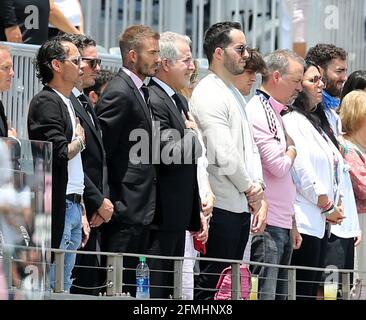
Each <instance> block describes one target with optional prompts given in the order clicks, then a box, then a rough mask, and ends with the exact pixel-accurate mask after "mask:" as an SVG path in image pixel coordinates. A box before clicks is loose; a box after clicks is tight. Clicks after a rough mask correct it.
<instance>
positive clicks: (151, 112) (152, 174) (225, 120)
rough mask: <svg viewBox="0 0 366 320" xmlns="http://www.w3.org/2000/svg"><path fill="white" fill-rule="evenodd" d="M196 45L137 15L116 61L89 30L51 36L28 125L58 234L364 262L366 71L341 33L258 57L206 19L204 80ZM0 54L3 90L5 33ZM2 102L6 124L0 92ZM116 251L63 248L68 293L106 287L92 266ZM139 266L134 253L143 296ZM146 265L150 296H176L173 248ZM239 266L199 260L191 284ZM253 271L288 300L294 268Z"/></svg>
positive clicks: (130, 261) (75, 241) (124, 243)
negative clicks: (45, 158) (44, 144)
mask: <svg viewBox="0 0 366 320" xmlns="http://www.w3.org/2000/svg"><path fill="white" fill-rule="evenodd" d="M190 45H191V40H190V38H189V37H188V36H186V35H181V34H177V33H174V32H163V33H161V34H159V33H157V32H155V31H154V30H152V29H151V28H150V27H148V26H144V25H132V26H129V27H127V28H126V29H125V30H123V32H122V34H121V36H120V39H119V47H120V51H121V56H122V66H121V68H120V70H119V71H118V73H117V74H111V73H110V72H108V71H105V70H101V63H102V61H101V59H100V58H99V57H98V53H97V50H96V43H95V41H94V40H93V39H92V38H91V37H89V36H85V35H82V34H68V33H66V34H59V35H56V36H55V37H53V38H52V39H50V40H46V41H44V42H43V43H42V45H41V47H40V48H39V50H38V52H37V56H36V59H35V61H36V62H35V63H36V70H37V76H38V78H39V79H40V80H41V82H42V83H43V85H44V88H43V90H42V91H41V92H39V93H38V94H37V95H35V96H34V97H33V99H32V101H31V103H30V106H29V113H28V135H29V139H32V140H40V141H48V142H52V149H53V157H52V173H53V176H52V190H53V191H52V229H51V240H52V247H53V248H61V249H69V250H76V249H78V248H81V249H80V250H86V251H104V252H120V253H136V254H140V255H145V254H151V255H160V256H168V257H169V256H171V257H173V256H174V257H184V256H186V257H192V256H195V255H196V254H197V251H196V250H195V248H196V249H201V250H200V251H201V252H200V254H201V257H206V258H221V259H236V260H241V259H243V255H244V250H245V248H246V246H247V245H248V247H249V249H250V260H251V261H254V262H264V263H270V264H276V265H297V266H309V267H321V268H326V267H327V266H336V267H337V268H341V269H357V270H366V265H365V264H366V261H365V256H366V255H365V252H364V250H365V249H364V248H365V246H364V244H363V242H361V231H362V230H364V229H365V228H366V226H365V223H366V222H365V221H366V220H365V219H364V218H363V213H365V211H366V210H365V200H364V193H365V190H366V189H365V183H366V181H365V171H366V166H365V152H366V131H365V130H366V129H365V128H366V122H365V121H366V112H365V110H364V108H365V105H366V104H365V103H366V94H365V92H364V89H365V86H366V79H365V72H364V71H356V72H354V73H352V74H351V75H350V77H349V78H347V53H346V51H345V50H344V49H342V48H339V47H336V46H334V45H332V44H317V45H316V46H314V47H312V48H310V49H309V50H308V52H307V54H306V57H305V59H303V58H302V57H300V56H299V55H298V54H296V53H295V52H293V51H291V50H284V49H278V50H276V51H274V52H271V53H269V54H267V55H265V56H264V57H262V55H261V54H260V53H259V52H258V50H255V49H252V48H249V46H248V44H247V41H246V37H245V34H244V33H243V31H242V28H241V25H240V24H239V23H236V22H219V23H216V24H214V25H212V26H210V27H209V28H208V30H207V31H206V32H205V37H204V51H205V54H206V56H207V59H208V63H209V72H208V75H207V76H205V77H203V78H202V79H200V77H199V74H198V66H197V63H196V62H195V60H194V58H193V57H192V52H191V48H190ZM0 57H1V59H0V91H1V92H2V91H5V90H8V89H9V87H10V82H11V78H12V77H13V75H14V70H13V65H12V59H11V55H10V51H9V49H8V48H7V47H6V46H0ZM257 74H261V75H262V83H261V86H260V88H259V89H258V90H257V91H256V94H255V95H254V96H253V97H252V98H251V99H250V100H249V101H248V102H247V101H246V100H245V97H244V96H246V95H248V94H249V92H250V90H251V88H252V86H253V84H254V83H255V81H256V75H257ZM0 115H1V117H0V119H1V121H0V132H1V135H2V136H7V135H8V128H7V122H6V117H5V114H4V111H3V107H2V104H0ZM11 134H14V133H12V132H9V135H11ZM197 243H198V244H199V246H197ZM355 247H357V250H356V252H355V249H354V248H355ZM355 253H356V254H355ZM354 256H356V260H354ZM105 264H106V261H105V260H104V259H103V258H102V259H100V258H99V257H98V256H95V255H90V256H86V255H75V254H72V253H67V254H66V255H65V267H64V275H65V277H64V284H63V287H64V290H65V291H67V292H71V293H83V294H99V292H100V290H99V289H98V288H102V287H103V285H104V284H105V281H106V280H105V279H106V275H105V273H103V272H101V271H99V270H98V268H96V267H100V266H105ZM137 264H138V260H137V258H134V257H127V258H124V259H123V267H124V271H123V283H124V286H123V290H124V291H125V292H129V293H130V294H131V295H132V296H134V295H135V291H136V286H135V271H134V269H135V268H136V266H137ZM148 264H149V267H150V269H151V277H150V282H151V289H150V295H151V298H168V297H169V296H170V295H172V293H173V283H174V279H173V273H172V271H173V270H174V264H173V262H172V260H166V259H148ZM74 266H75V268H74ZM228 266H229V264H228V263H224V262H213V261H209V260H202V261H200V265H199V273H198V275H197V276H196V277H194V278H193V273H194V271H193V270H194V266H193V264H192V263H188V264H187V263H186V264H185V271H186V274H187V275H188V276H185V277H184V285H183V286H184V288H185V291H184V295H185V297H186V298H188V299H213V297H214V294H215V290H213V289H215V287H216V284H217V282H218V279H219V274H220V273H221V272H222V270H224V269H225V268H226V267H228ZM54 268H55V267H54V265H52V267H51V270H50V285H51V287H52V288H54V286H55V269H54ZM250 268H251V272H252V273H253V274H255V275H258V276H259V299H263V300H274V299H280V300H284V299H287V294H288V293H287V287H288V284H287V277H288V274H287V271H286V269H282V268H277V267H268V266H266V267H264V266H258V265H253V266H251V267H250ZM357 277H358V278H364V275H363V274H362V273H360V274H359V275H357ZM325 279H326V274H325V273H321V272H314V271H310V270H302V271H301V270H298V272H297V291H296V292H297V295H298V298H303V299H316V298H321V297H322V296H323V286H322V283H324V281H325ZM88 288H89V289H88Z"/></svg>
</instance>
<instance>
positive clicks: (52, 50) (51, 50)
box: [35, 36, 70, 84]
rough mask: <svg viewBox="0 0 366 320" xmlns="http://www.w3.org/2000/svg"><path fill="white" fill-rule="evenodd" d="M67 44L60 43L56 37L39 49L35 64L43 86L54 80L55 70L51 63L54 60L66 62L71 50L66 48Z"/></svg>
mask: <svg viewBox="0 0 366 320" xmlns="http://www.w3.org/2000/svg"><path fill="white" fill-rule="evenodd" d="M65 42H70V41H60V39H59V37H58V36H56V37H54V38H52V39H50V40H47V41H46V42H45V43H44V44H42V46H41V47H40V48H39V49H38V52H37V56H36V60H35V64H36V70H37V72H36V75H37V78H38V79H40V80H41V82H42V83H43V84H47V83H49V82H50V81H51V80H52V79H53V69H52V65H51V61H52V60H53V59H56V60H59V61H65V59H66V57H67V54H68V51H69V48H68V47H66V46H64V45H63V44H64V43H65Z"/></svg>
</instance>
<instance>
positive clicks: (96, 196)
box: [60, 34, 113, 294]
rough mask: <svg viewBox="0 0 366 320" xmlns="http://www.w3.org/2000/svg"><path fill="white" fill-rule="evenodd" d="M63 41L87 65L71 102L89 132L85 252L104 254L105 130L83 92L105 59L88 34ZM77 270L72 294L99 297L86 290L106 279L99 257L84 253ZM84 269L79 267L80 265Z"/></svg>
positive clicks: (108, 210) (108, 206)
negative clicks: (102, 58)
mask: <svg viewBox="0 0 366 320" xmlns="http://www.w3.org/2000/svg"><path fill="white" fill-rule="evenodd" d="M60 38H61V39H65V40H67V39H68V40H69V41H72V42H73V44H75V46H76V47H77V48H78V50H79V52H80V54H81V57H82V60H83V63H82V64H81V69H82V71H83V75H82V76H81V81H80V82H79V83H78V84H77V85H76V87H74V88H73V90H72V93H71V95H70V100H71V102H72V105H73V107H74V109H75V114H76V116H77V117H78V118H79V120H80V124H81V125H82V127H83V129H84V132H85V139H86V141H87V145H86V148H85V150H84V151H83V153H82V154H81V159H82V162H83V169H84V184H85V189H84V204H85V210H86V216H87V218H88V221H89V224H90V227H91V231H90V234H89V240H88V242H87V244H86V246H85V247H84V248H83V249H82V250H85V251H100V232H99V230H98V229H97V227H99V226H100V225H101V224H102V223H104V222H108V221H109V220H110V219H111V217H112V214H113V204H112V203H111V201H110V200H109V199H108V198H107V197H108V185H107V171H106V161H105V152H104V147H103V142H102V135H101V129H100V126H99V122H98V119H97V116H96V115H95V112H94V110H93V107H92V106H91V104H90V102H89V99H88V98H87V97H86V95H85V94H84V93H83V89H84V88H87V87H89V86H91V85H94V83H95V77H96V76H97V74H98V72H99V71H100V63H101V60H100V59H99V58H98V53H97V48H96V43H95V41H94V40H93V39H92V38H90V37H88V36H85V35H68V34H66V35H63V36H61V37H60ZM75 265H76V267H75V268H74V271H73V277H75V281H74V282H73V287H72V288H71V292H72V293H79V294H98V293H99V291H100V290H98V289H83V288H93V287H94V288H95V287H99V286H100V285H101V284H102V282H103V280H102V274H101V272H100V270H98V269H97V267H100V262H99V257H98V256H96V255H85V254H80V255H77V257H76V263H75ZM78 265H80V266H82V267H81V268H78V267H77V266H78Z"/></svg>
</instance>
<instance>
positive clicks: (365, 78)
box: [341, 70, 366, 100]
mask: <svg viewBox="0 0 366 320" xmlns="http://www.w3.org/2000/svg"><path fill="white" fill-rule="evenodd" d="M365 88H366V71H365V70H357V71H354V72H352V73H351V74H350V76H349V77H348V79H347V81H346V82H345V83H344V86H343V90H342V94H341V100H343V98H344V97H345V96H346V95H347V93H350V92H351V91H353V90H357V89H360V90H365Z"/></svg>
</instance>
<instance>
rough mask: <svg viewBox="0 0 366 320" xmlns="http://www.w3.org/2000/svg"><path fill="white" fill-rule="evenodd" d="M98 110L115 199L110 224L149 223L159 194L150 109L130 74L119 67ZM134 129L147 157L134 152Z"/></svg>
mask: <svg viewBox="0 0 366 320" xmlns="http://www.w3.org/2000/svg"><path fill="white" fill-rule="evenodd" d="M95 110H96V114H97V116H98V118H99V123H100V125H101V127H102V132H103V143H104V148H105V151H106V157H107V168H108V183H109V189H110V198H111V201H112V202H113V203H114V216H113V218H112V220H111V222H110V223H108V225H109V224H116V223H117V224H118V223H125V224H131V225H134V224H139V225H148V224H150V223H151V221H152V219H153V215H154V212H155V196H156V194H155V190H156V169H155V165H153V164H152V163H151V137H152V121H151V116H150V113H149V109H148V107H147V106H146V103H145V101H144V100H143V98H142V96H141V94H140V92H139V90H138V89H137V87H136V85H135V84H134V83H133V81H132V80H131V78H130V77H129V76H128V75H127V74H126V73H125V72H123V71H122V69H120V70H119V72H118V74H117V75H116V77H114V78H113V79H112V80H111V81H110V83H109V84H108V86H107V88H106V89H105V91H104V92H103V94H102V96H101V98H100V100H99V102H98V103H97V105H96V107H95ZM135 129H139V130H140V131H138V133H139V134H142V135H143V136H144V138H143V143H142V144H141V145H144V146H143V147H144V148H143V150H142V152H143V154H144V155H146V157H145V159H144V160H145V161H141V159H138V156H139V155H136V152H134V149H136V143H137V142H136V140H134V139H133V138H132V137H130V135H131V133H132V132H133V131H134V130H135ZM134 132H136V131H134ZM131 149H132V150H131ZM141 158H142V157H141Z"/></svg>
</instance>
